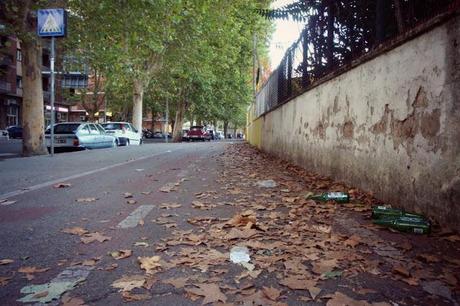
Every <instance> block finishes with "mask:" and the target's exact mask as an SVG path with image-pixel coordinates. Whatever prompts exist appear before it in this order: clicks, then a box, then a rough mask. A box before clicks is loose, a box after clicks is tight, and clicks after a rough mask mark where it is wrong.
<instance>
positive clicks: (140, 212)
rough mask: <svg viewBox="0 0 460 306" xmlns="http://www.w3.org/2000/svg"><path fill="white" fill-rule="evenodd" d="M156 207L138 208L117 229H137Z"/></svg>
mask: <svg viewBox="0 0 460 306" xmlns="http://www.w3.org/2000/svg"><path fill="white" fill-rule="evenodd" d="M154 207H155V206H154V205H141V206H139V207H138V208H136V209H135V210H134V211H133V212H132V213H130V214H129V216H127V217H126V218H125V219H124V220H123V221H121V222H120V223H119V224H118V225H117V227H118V228H132V227H136V226H137V225H138V224H139V221H141V220H142V219H144V218H145V217H146V216H147V215H148V214H149V212H151V211H152V209H153V208H154Z"/></svg>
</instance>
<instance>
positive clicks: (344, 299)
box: [326, 292, 370, 306]
mask: <svg viewBox="0 0 460 306" xmlns="http://www.w3.org/2000/svg"><path fill="white" fill-rule="evenodd" d="M326 306H370V304H369V303H368V302H366V301H362V300H361V301H359V300H355V299H352V298H351V297H349V296H347V295H345V294H343V293H340V292H336V293H335V294H334V295H333V296H332V297H331V299H330V300H329V301H327V304H326Z"/></svg>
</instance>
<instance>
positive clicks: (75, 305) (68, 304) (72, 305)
mask: <svg viewBox="0 0 460 306" xmlns="http://www.w3.org/2000/svg"><path fill="white" fill-rule="evenodd" d="M61 303H62V304H61V306H86V304H85V301H83V300H82V299H80V298H77V297H71V296H70V295H69V294H68V293H66V294H64V295H63V296H62V298H61Z"/></svg>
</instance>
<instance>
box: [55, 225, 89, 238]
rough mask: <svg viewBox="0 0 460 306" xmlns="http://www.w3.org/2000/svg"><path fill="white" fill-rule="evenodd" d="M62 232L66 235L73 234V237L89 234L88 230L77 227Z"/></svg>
mask: <svg viewBox="0 0 460 306" xmlns="http://www.w3.org/2000/svg"><path fill="white" fill-rule="evenodd" d="M61 232H63V233H66V234H71V235H78V236H82V235H84V234H86V233H88V230H86V229H84V228H82V227H78V226H75V227H69V228H64V229H63V230H62V231H61Z"/></svg>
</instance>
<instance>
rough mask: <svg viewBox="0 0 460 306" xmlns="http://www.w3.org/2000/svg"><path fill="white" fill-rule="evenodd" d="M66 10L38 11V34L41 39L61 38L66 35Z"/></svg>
mask: <svg viewBox="0 0 460 306" xmlns="http://www.w3.org/2000/svg"><path fill="white" fill-rule="evenodd" d="M66 17H67V16H66V12H65V10H64V9H46V10H38V11H37V33H38V36H40V37H53V36H54V37H59V36H65V35H66V30H67V29H66V28H67V18H66Z"/></svg>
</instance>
